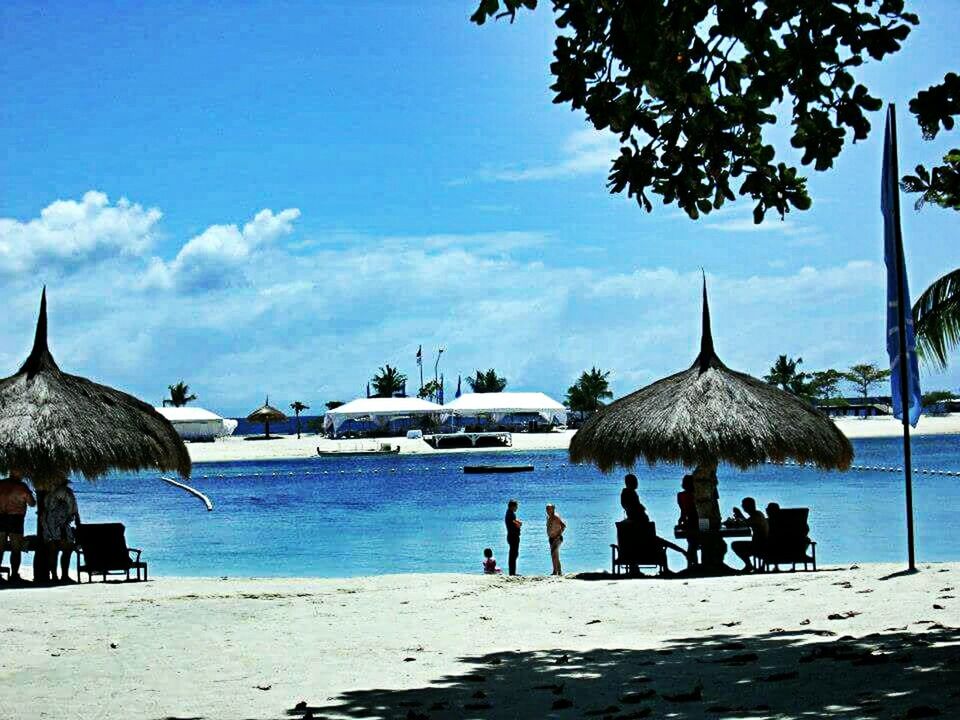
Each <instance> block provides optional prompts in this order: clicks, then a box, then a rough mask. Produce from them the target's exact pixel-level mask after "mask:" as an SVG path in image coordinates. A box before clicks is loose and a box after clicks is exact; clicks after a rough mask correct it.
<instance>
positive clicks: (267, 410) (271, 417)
mask: <svg viewBox="0 0 960 720" xmlns="http://www.w3.org/2000/svg"><path fill="white" fill-rule="evenodd" d="M286 419H287V416H286V415H284V414H283V413H282V412H280V411H279V410H277V409H276V408H275V407H273V405H271V404H270V398H269V397H268V398H267V399H266V400H265V401H264V403H263V406H262V407H258V408H257V409H256V410H254V411H253V412H252V413H250V414H249V415H247V420H249V421H250V422H256V423H267V422H282V421H283V420H286Z"/></svg>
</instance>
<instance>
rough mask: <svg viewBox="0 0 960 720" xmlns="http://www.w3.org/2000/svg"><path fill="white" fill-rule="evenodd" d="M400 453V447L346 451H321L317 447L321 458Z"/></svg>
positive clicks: (390, 446)
mask: <svg viewBox="0 0 960 720" xmlns="http://www.w3.org/2000/svg"><path fill="white" fill-rule="evenodd" d="M399 453H400V446H399V445H388V444H386V443H384V444H381V445H380V447H378V448H347V449H344V450H321V449H320V448H319V446H318V447H317V455H318V456H320V457H351V456H354V457H355V456H358V455H397V454H399Z"/></svg>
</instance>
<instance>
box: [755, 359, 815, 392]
mask: <svg viewBox="0 0 960 720" xmlns="http://www.w3.org/2000/svg"><path fill="white" fill-rule="evenodd" d="M802 363H803V358H797V359H796V360H794V359H793V358H788V357H787V356H786V355H781V356H780V357H778V358H777V361H776V362H775V363H774V364H773V366H772V367H771V368H770V372H769V373H768V374H767V375H764V376H763V379H764V380H766V381H767V382H768V383H770V384H771V385H774V386H776V387H778V388H780V389H781V390H786V391H787V392H792V391H791V389H790V388H791V387H793V388H796V387H797V384H798V381H800V382H802V381H803V380H805V379H806V375H807V374H806V373H804V372H799V371H798V370H797V368H799V367H800V365H801V364H802Z"/></svg>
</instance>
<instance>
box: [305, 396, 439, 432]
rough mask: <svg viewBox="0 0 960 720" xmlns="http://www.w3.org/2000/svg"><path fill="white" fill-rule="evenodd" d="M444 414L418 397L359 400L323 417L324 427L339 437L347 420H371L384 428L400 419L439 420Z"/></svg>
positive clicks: (437, 407)
mask: <svg viewBox="0 0 960 720" xmlns="http://www.w3.org/2000/svg"><path fill="white" fill-rule="evenodd" d="M442 412H443V408H442V407H441V406H440V405H437V404H436V403H432V402H428V401H426V400H421V399H420V398H416V397H389V398H358V399H356V400H352V401H350V402H348V403H347V404H346V405H341V406H340V407H338V408H334V409H333V410H327V412H326V413H325V414H324V416H323V427H324V430H327V431H330V430H332V431H333V434H334V435H337V434H338V433H339V432H340V427H341V426H342V425H343V424H344V423H345V422H346V421H347V420H370V421H371V422H373V423H375V424H376V425H377V426H379V427H384V426H386V425H387V424H388V423H389V422H390V421H391V420H395V419H398V418H424V417H437V418H439V416H440V414H441V413H442Z"/></svg>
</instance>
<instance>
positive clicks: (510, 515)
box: [503, 500, 523, 575]
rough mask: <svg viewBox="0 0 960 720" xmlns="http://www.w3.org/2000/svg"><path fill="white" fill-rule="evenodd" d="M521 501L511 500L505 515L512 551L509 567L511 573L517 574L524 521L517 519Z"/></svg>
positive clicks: (509, 545) (508, 541)
mask: <svg viewBox="0 0 960 720" xmlns="http://www.w3.org/2000/svg"><path fill="white" fill-rule="evenodd" d="M519 507H520V503H518V502H517V501H516V500H510V502H508V503H507V514H506V515H504V516H503V522H504V524H505V525H506V526H507V546H508V547H509V548H510V552H509V554H508V556H507V569H508V572H509V573H510V574H511V575H516V574H517V556H518V555H520V527H521V526H522V525H523V521H521V520H518V519H517V509H518V508H519Z"/></svg>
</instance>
